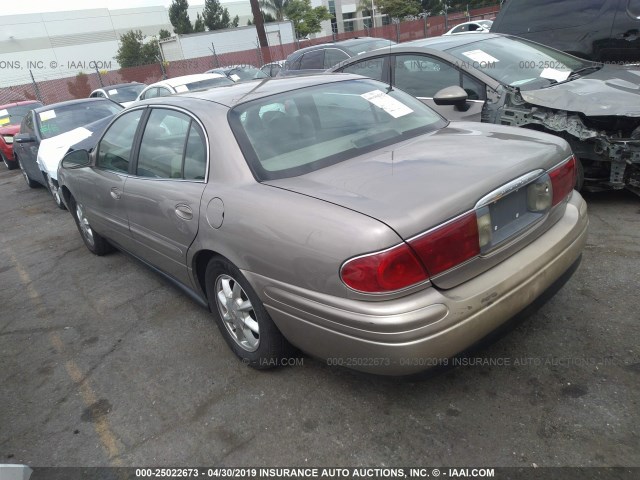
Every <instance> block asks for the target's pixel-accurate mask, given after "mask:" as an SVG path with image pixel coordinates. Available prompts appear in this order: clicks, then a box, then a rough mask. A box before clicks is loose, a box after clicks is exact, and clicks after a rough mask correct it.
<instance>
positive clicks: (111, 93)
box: [107, 88, 118, 95]
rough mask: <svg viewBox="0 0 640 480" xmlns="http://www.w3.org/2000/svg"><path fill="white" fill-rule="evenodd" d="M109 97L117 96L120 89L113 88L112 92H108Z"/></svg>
mask: <svg viewBox="0 0 640 480" xmlns="http://www.w3.org/2000/svg"><path fill="white" fill-rule="evenodd" d="M107 93H108V94H109V95H117V93H118V89H117V88H112V89H111V90H109V91H108V92H107Z"/></svg>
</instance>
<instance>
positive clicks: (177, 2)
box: [169, 0, 193, 34]
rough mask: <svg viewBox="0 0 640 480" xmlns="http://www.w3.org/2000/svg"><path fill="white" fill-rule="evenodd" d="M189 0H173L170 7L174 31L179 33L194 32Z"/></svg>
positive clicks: (170, 19)
mask: <svg viewBox="0 0 640 480" xmlns="http://www.w3.org/2000/svg"><path fill="white" fill-rule="evenodd" d="M188 8H189V2H188V1H187V0H172V1H171V6H170V7H169V21H170V22H171V25H173V31H174V32H175V33H177V34H185V33H192V32H193V25H191V20H190V19H189V14H188V13H187V10H188Z"/></svg>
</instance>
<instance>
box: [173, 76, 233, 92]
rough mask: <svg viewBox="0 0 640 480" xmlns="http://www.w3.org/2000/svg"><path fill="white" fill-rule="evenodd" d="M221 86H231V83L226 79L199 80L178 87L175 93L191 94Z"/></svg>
mask: <svg viewBox="0 0 640 480" xmlns="http://www.w3.org/2000/svg"><path fill="white" fill-rule="evenodd" d="M221 85H233V81H231V80H229V79H228V78H227V77H218V78H209V79H207V80H200V81H198V82H191V83H187V84H185V85H178V86H177V87H175V88H176V92H178V93H181V92H187V91H189V92H192V91H193V90H206V89H207V88H212V87H219V86H221Z"/></svg>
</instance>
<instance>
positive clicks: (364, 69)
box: [340, 57, 388, 81]
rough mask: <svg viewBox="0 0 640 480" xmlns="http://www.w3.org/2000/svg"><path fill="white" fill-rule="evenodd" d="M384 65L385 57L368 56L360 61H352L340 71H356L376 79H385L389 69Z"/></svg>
mask: <svg viewBox="0 0 640 480" xmlns="http://www.w3.org/2000/svg"><path fill="white" fill-rule="evenodd" d="M384 66H385V57H378V58H368V59H365V60H362V61H360V62H356V63H352V64H351V65H349V66H348V67H345V68H343V69H342V70H340V71H341V72H344V73H356V74H358V75H363V76H365V77H369V78H373V79H374V80H379V81H383V79H384V78H385V71H386V70H388V68H387V69H385V68H384Z"/></svg>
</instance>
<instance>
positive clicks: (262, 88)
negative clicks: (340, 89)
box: [142, 73, 371, 108]
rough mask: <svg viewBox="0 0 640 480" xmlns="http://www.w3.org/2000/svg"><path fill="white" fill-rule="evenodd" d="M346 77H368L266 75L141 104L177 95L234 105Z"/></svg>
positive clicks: (351, 77) (169, 101) (351, 76)
mask: <svg viewBox="0 0 640 480" xmlns="http://www.w3.org/2000/svg"><path fill="white" fill-rule="evenodd" d="M346 80H371V79H369V78H366V77H363V76H361V75H354V74H347V73H338V74H336V73H333V74H320V75H302V76H296V77H267V78H263V79H260V80H250V81H248V82H240V83H235V84H233V85H224V86H222V87H219V88H212V89H210V90H200V91H193V92H185V93H181V94H179V95H172V96H169V97H157V98H152V99H149V100H145V101H144V102H142V103H155V104H158V103H167V104H172V103H173V102H175V101H181V100H180V98H192V99H199V100H208V101H211V102H216V103H219V104H221V105H225V106H227V107H229V108H233V107H235V106H236V105H239V104H241V103H244V102H247V101H249V100H255V99H258V98H264V97H268V96H271V95H276V94H279V93H284V92H289V91H292V90H297V89H300V88H304V87H310V86H314V85H322V84H327V83H337V82H343V81H346Z"/></svg>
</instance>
